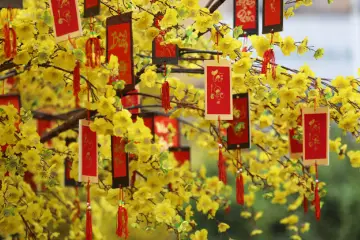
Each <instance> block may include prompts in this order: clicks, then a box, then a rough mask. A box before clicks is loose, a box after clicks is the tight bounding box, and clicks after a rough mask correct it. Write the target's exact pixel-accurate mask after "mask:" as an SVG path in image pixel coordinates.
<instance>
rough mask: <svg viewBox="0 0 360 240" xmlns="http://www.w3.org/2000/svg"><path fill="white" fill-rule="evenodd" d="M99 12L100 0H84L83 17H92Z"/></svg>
mask: <svg viewBox="0 0 360 240" xmlns="http://www.w3.org/2000/svg"><path fill="white" fill-rule="evenodd" d="M99 14H100V0H85V1H84V17H86V18H88V17H94V16H96V15H99Z"/></svg>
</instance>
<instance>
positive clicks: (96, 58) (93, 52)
mask: <svg viewBox="0 0 360 240" xmlns="http://www.w3.org/2000/svg"><path fill="white" fill-rule="evenodd" d="M89 24H90V38H89V39H88V40H87V41H86V43H85V55H86V66H87V67H91V68H96V67H99V66H100V57H101V56H102V54H103V51H102V48H101V45H100V39H99V37H98V36H96V33H95V31H94V22H93V18H90V23H89Z"/></svg>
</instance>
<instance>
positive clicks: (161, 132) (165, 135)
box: [155, 116, 180, 147]
mask: <svg viewBox="0 0 360 240" xmlns="http://www.w3.org/2000/svg"><path fill="white" fill-rule="evenodd" d="M170 124H171V125H172V127H170ZM169 127H170V128H169ZM179 130H180V128H179V122H178V120H177V119H176V118H170V117H168V116H155V134H156V136H158V137H159V141H160V142H165V143H166V144H167V145H168V146H169V147H178V146H179V145H180V134H179Z"/></svg>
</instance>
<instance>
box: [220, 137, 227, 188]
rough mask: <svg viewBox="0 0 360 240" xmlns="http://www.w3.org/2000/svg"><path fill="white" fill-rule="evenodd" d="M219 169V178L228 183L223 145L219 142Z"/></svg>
mask: <svg viewBox="0 0 360 240" xmlns="http://www.w3.org/2000/svg"><path fill="white" fill-rule="evenodd" d="M218 170H219V180H220V181H222V182H223V183H224V184H226V183H227V179H226V166H225V159H224V156H223V154H222V151H221V145H220V144H219V161H218Z"/></svg>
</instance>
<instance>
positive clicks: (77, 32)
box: [49, 0, 82, 42]
mask: <svg viewBox="0 0 360 240" xmlns="http://www.w3.org/2000/svg"><path fill="white" fill-rule="evenodd" d="M49 3H50V7H51V12H52V15H53V18H54V31H55V40H56V41H57V42H61V41H65V40H68V38H76V37H80V36H82V27H81V20H80V12H79V7H78V1H77V0H49Z"/></svg>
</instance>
